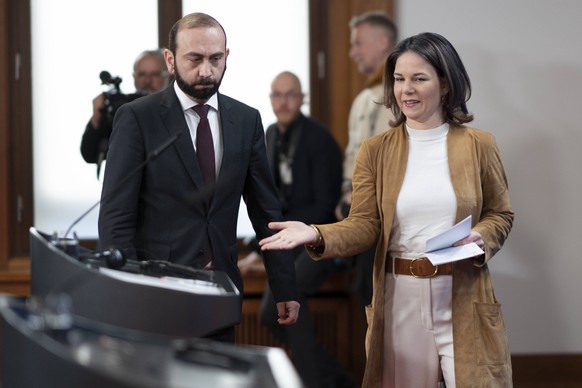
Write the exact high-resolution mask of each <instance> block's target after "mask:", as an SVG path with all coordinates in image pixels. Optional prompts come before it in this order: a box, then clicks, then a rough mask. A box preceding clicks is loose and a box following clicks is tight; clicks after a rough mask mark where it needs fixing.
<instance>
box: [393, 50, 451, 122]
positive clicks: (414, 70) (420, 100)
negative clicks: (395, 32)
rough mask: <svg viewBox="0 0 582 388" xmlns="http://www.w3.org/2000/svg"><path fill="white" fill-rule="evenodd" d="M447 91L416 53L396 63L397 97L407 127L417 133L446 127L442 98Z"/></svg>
mask: <svg viewBox="0 0 582 388" xmlns="http://www.w3.org/2000/svg"><path fill="white" fill-rule="evenodd" d="M444 94H446V87H445V86H444V85H441V82H440V79H439V77H438V76H437V73H436V71H435V69H434V67H432V65H430V64H429V63H428V62H427V61H425V60H424V58H422V57H421V56H420V55H418V54H417V53H415V52H413V51H407V52H405V53H403V54H402V55H400V57H398V59H397V60H396V66H395V68H394V96H395V97H396V101H397V103H398V106H399V107H400V110H401V111H402V113H403V114H404V115H405V116H406V122H407V124H408V125H409V126H410V127H411V128H414V129H431V128H436V127H438V126H440V125H441V124H443V123H444V117H443V110H442V106H441V96H442V95H444Z"/></svg>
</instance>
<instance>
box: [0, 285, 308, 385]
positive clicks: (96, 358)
mask: <svg viewBox="0 0 582 388" xmlns="http://www.w3.org/2000/svg"><path fill="white" fill-rule="evenodd" d="M32 299H34V297H33V298H32ZM30 300H31V299H21V298H18V297H14V296H8V295H0V385H1V386H2V388H38V387H43V388H63V387H83V388H103V387H107V388H208V387H239V388H255V387H273V388H301V387H303V385H302V383H301V381H300V379H299V376H298V375H297V372H296V371H295V369H294V367H293V366H292V364H291V362H290V361H289V359H288V357H287V355H286V354H285V352H284V351H283V350H282V349H279V348H268V347H259V346H246V347H243V346H235V345H232V344H226V343H219V342H215V341H211V340H208V339H169V338H165V339H160V338H159V337H152V336H150V335H136V334H135V332H131V331H127V330H125V329H122V328H118V330H117V331H116V333H115V334H110V333H108V331H109V329H110V327H109V326H107V325H102V324H100V323H99V322H95V321H90V320H87V319H83V320H82V321H78V320H77V319H76V318H75V317H70V316H69V317H67V316H66V315H67V314H66V313H63V312H62V311H55V310H51V309H45V308H38V306H35V305H34V303H33V304H31V303H29V302H30ZM69 318H70V319H69ZM63 323H65V324H64V325H63Z"/></svg>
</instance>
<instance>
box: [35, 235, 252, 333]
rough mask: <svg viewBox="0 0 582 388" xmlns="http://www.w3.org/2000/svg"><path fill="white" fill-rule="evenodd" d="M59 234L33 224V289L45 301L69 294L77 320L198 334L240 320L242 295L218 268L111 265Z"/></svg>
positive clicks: (144, 330)
mask: <svg viewBox="0 0 582 388" xmlns="http://www.w3.org/2000/svg"><path fill="white" fill-rule="evenodd" d="M56 242H57V241H56V240H55V238H53V237H51V236H50V235H48V234H45V233H42V232H39V231H38V230H36V229H35V228H34V227H31V228H30V270H31V293H32V295H33V296H34V297H37V298H39V299H41V300H44V299H47V298H50V297H54V296H57V295H59V294H66V295H68V296H69V297H70V300H71V303H72V311H73V315H74V316H75V318H76V319H78V320H82V319H87V320H89V321H96V322H99V323H101V324H103V325H110V326H111V330H115V328H124V329H128V330H133V331H136V332H137V333H138V334H139V333H145V334H149V335H151V336H159V337H168V338H198V337H203V336H205V335H208V334H211V333H212V332H215V331H218V330H220V329H223V328H225V327H230V326H234V325H236V324H238V323H239V321H240V319H241V304H242V296H241V294H240V292H239V290H238V289H237V288H236V286H235V285H234V284H233V282H232V281H231V280H230V278H229V277H228V276H227V275H226V274H225V273H224V272H220V271H202V270H195V269H192V268H189V267H184V266H177V265H174V264H172V263H169V262H165V261H149V262H147V261H146V262H132V263H129V262H128V263H126V265H124V266H123V267H122V268H120V269H111V268H108V267H107V265H105V261H104V260H102V261H101V262H102V264H101V265H96V264H95V262H96V261H95V260H92V263H85V262H82V261H80V260H79V259H78V258H75V257H73V256H71V255H69V254H67V253H65V251H63V250H61V249H59V248H58V247H57V244H56Z"/></svg>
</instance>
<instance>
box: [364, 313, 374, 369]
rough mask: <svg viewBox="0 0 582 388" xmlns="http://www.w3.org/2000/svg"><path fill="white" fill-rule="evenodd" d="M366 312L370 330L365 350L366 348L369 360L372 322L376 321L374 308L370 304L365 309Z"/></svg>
mask: <svg viewBox="0 0 582 388" xmlns="http://www.w3.org/2000/svg"><path fill="white" fill-rule="evenodd" d="M365 311H366V322H367V323H368V328H367V329H366V340H365V343H364V345H365V348H366V358H368V354H369V352H370V342H371V337H372V326H373V325H372V322H373V321H374V307H373V306H372V305H371V304H369V305H367V306H366V307H365Z"/></svg>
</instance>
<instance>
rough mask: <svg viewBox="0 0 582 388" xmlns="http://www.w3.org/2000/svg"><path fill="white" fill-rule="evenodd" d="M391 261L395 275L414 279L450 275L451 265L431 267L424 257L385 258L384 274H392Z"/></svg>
mask: <svg viewBox="0 0 582 388" xmlns="http://www.w3.org/2000/svg"><path fill="white" fill-rule="evenodd" d="M392 260H394V273H395V274H396V275H409V276H414V277H415V278H432V277H434V276H439V275H452V274H453V264H452V263H446V264H439V265H437V266H434V265H432V263H431V262H430V260H429V259H428V258H426V257H419V258H417V259H404V258H401V257H395V258H392V257H390V256H388V257H387V258H386V272H389V273H391V272H392Z"/></svg>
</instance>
